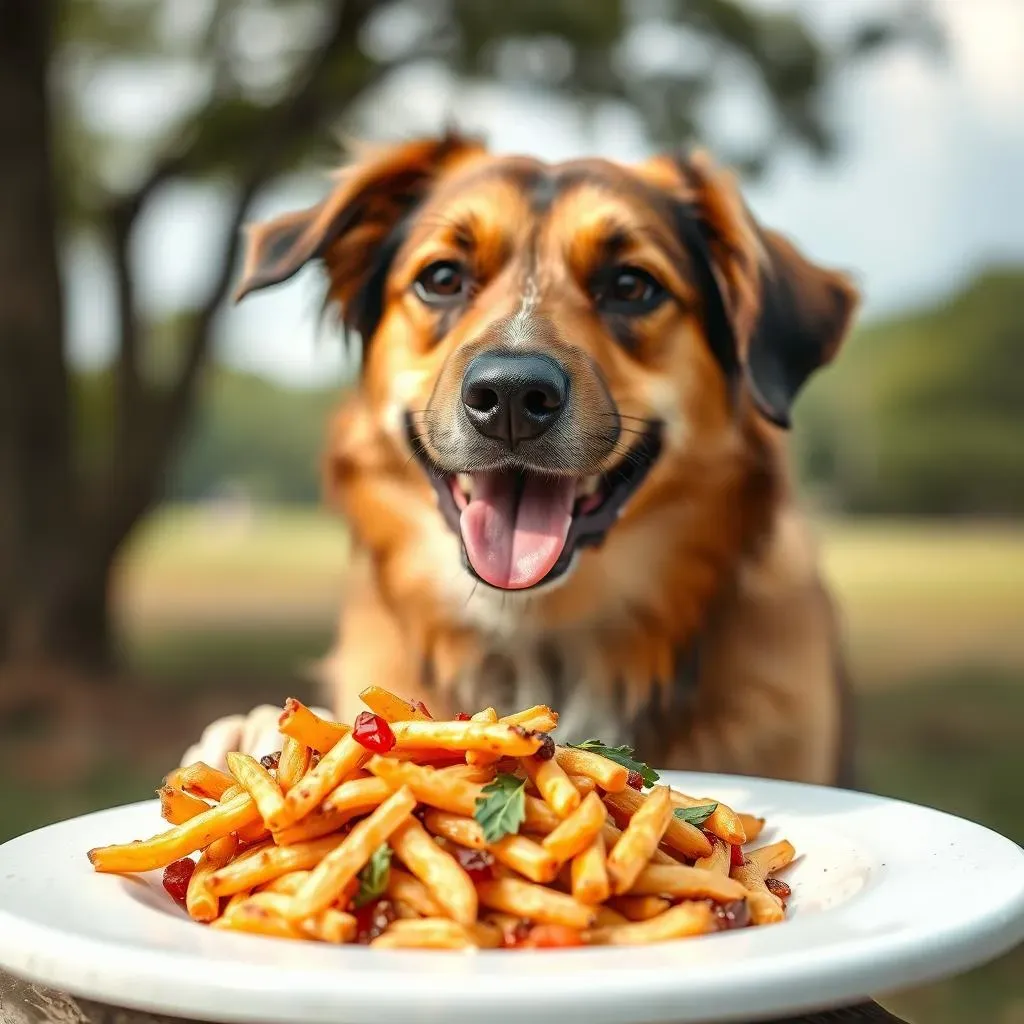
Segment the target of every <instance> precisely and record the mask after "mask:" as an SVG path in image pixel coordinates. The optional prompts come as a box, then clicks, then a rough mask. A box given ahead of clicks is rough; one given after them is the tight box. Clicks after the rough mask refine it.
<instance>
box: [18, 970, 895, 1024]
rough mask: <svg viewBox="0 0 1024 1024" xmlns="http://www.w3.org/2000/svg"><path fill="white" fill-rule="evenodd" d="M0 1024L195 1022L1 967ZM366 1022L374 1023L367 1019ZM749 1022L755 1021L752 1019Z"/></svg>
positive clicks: (862, 1011) (837, 1020) (785, 1023)
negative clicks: (100, 999) (78, 993)
mask: <svg viewBox="0 0 1024 1024" xmlns="http://www.w3.org/2000/svg"><path fill="white" fill-rule="evenodd" d="M0 1024H198V1022H194V1021H187V1020H184V1019H183V1018H180V1017H164V1016H161V1015H159V1014H152V1013H143V1012H141V1011H139V1010H127V1009H124V1008H121V1007H117V1006H108V1005H106V1004H105V1003H96V1002H93V1001H92V1000H91V999H79V998H77V997H75V996H71V995H68V994H67V993H64V992H56V991H54V990H53V989H47V988H43V987H42V986H40V985H33V984H32V983H31V982H27V981H22V980H20V979H18V978H15V977H14V976H13V975H10V974H5V973H3V972H2V971H0ZM367 1024H374V1022H372V1021H367ZM750 1024H755V1022H753V1021H751V1022H750ZM770 1024H905V1022H904V1021H901V1020H900V1019H899V1018H898V1017H894V1016H893V1015H892V1014H891V1013H888V1012H887V1011H886V1010H884V1009H882V1007H881V1006H879V1005H878V1004H877V1003H866V1004H864V1005H863V1006H856V1007H849V1008H846V1009H841V1010H829V1011H826V1012H824V1013H814V1014H809V1015H807V1016H801V1017H787V1018H785V1019H784V1020H775V1021H771V1022H770Z"/></svg>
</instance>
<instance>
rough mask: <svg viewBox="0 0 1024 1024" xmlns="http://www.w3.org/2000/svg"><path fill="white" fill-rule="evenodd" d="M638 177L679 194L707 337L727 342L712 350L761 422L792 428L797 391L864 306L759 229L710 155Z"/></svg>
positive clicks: (833, 277) (835, 278) (656, 163)
mask: <svg viewBox="0 0 1024 1024" xmlns="http://www.w3.org/2000/svg"><path fill="white" fill-rule="evenodd" d="M638 170H639V171H640V173H641V174H642V176H643V177H645V178H646V179H647V180H648V181H649V182H650V183H651V184H654V185H656V186H658V187H659V188H661V189H663V190H664V191H666V192H668V193H669V194H670V196H672V199H673V203H674V204H675V211H676V215H677V224H678V227H679V235H680V241H681V242H682V244H683V246H684V248H685V249H686V251H687V255H688V256H689V258H690V260H691V262H692V263H693V264H694V270H695V271H696V272H697V273H698V276H699V277H700V278H701V281H700V284H701V287H702V291H704V292H705V303H706V309H705V314H706V319H707V321H708V330H709V331H715V330H717V332H718V333H719V334H724V335H727V336H726V337H710V338H709V342H710V343H711V346H712V351H713V352H714V354H715V356H716V358H717V359H718V361H719V363H720V364H721V365H722V367H723V370H724V372H725V373H726V375H727V377H728V378H730V379H729V381H728V383H729V384H730V385H731V386H733V387H735V386H737V385H740V384H741V381H743V382H745V383H746V386H747V388H748V390H749V392H750V396H751V398H752V399H753V401H754V404H755V405H756V406H757V408H758V410H759V411H760V412H761V414H762V415H763V416H764V417H765V418H766V419H768V420H770V421H771V422H772V423H774V424H775V425H776V426H779V427H782V428H784V429H788V427H789V426H790V411H791V409H792V406H793V402H794V401H795V399H796V397H797V395H798V394H799V392H800V390H801V389H802V388H803V386H804V384H806V383H807V380H808V378H810V376H811V375H812V374H813V373H814V372H815V370H817V369H819V368H820V367H822V366H824V365H826V364H827V363H828V362H830V361H831V360H832V359H833V358H834V357H835V355H836V353H837V352H838V351H839V348H840V346H841V344H842V342H843V339H844V337H845V336H846V332H847V330H848V329H849V326H850V321H851V319H852V317H853V314H854V311H855V310H856V307H857V303H858V295H857V291H856V289H855V288H854V286H853V283H852V282H851V281H850V279H849V278H848V277H847V276H846V275H845V274H842V273H840V272H838V271H835V270H830V269H827V268H825V267H821V266H818V265H817V264H815V263H812V262H811V261H810V260H808V259H807V258H806V257H804V256H803V255H802V254H801V253H800V252H799V251H798V250H797V249H796V248H795V247H794V246H793V245H792V244H791V243H790V242H788V241H787V240H786V239H785V238H783V237H782V236H781V235H779V234H777V233H776V232H774V231H768V230H765V229H763V228H761V227H760V225H758V223H757V222H756V221H755V219H754V217H753V215H752V214H751V213H750V211H749V210H748V209H747V207H746V205H745V204H744V202H743V200H742V198H741V197H740V194H739V190H738V188H737V186H736V184H735V181H734V179H733V177H732V175H731V174H728V173H727V172H725V171H723V170H721V169H719V168H718V167H716V166H715V165H714V163H713V162H712V161H711V160H710V158H708V157H707V156H706V155H705V154H703V153H696V154H694V155H693V156H691V157H690V158H689V159H687V160H685V161H684V160H678V159H673V158H668V157H659V158H656V159H654V160H651V161H649V162H648V163H647V164H645V165H643V166H642V167H641V168H638ZM709 291H710V292H711V293H712V294H706V293H707V292H709ZM716 309H717V316H716V315H714V314H715V311H716Z"/></svg>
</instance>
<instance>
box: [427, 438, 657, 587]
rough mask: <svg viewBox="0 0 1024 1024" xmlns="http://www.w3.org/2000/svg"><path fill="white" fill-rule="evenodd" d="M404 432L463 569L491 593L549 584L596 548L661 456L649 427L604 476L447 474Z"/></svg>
mask: <svg viewBox="0 0 1024 1024" xmlns="http://www.w3.org/2000/svg"><path fill="white" fill-rule="evenodd" d="M407 429H408V432H409V440H410V443H411V445H412V449H413V451H414V452H415V453H416V458H417V459H418V460H419V462H420V464H421V465H422V466H423V468H424V469H425V470H426V472H427V475H428V477H429V478H430V480H431V482H432V483H433V485H434V489H435V491H436V492H437V497H438V504H439V506H440V509H441V512H442V514H443V515H444V518H445V521H446V522H447V523H448V525H449V526H450V527H451V529H452V530H453V531H454V533H455V534H456V536H458V537H460V538H461V540H462V554H463V560H464V561H465V563H466V567H467V568H468V569H469V571H470V572H471V573H472V574H473V575H475V576H477V577H478V578H479V579H480V580H482V581H483V582H484V583H486V584H488V585H490V586H492V587H494V588H496V589H498V590H527V589H529V588H530V587H536V586H539V585H540V584H542V583H549V582H552V581H554V580H556V579H558V577H560V576H561V575H563V574H564V573H565V572H566V571H567V570H568V569H569V567H570V566H571V565H572V563H573V559H574V557H575V555H576V552H577V551H578V550H579V549H580V548H584V547H593V546H596V545H598V544H600V543H601V542H602V541H603V540H604V538H605V535H606V534H607V533H608V531H609V530H610V529H611V527H612V526H613V525H614V524H615V522H616V521H617V520H618V518H619V516H620V515H621V513H622V510H623V509H624V508H625V506H626V503H627V502H628V501H629V499H630V498H631V497H632V496H633V495H634V494H635V493H636V491H637V489H638V488H639V487H640V485H641V483H643V481H644V479H645V478H646V476H647V474H648V473H649V472H650V469H651V467H652V466H653V465H654V463H655V462H656V461H657V458H658V455H659V454H660V452H661V426H660V424H654V425H652V426H650V427H649V428H648V430H647V431H646V432H645V433H644V434H643V435H642V436H641V438H640V440H639V441H638V442H637V444H636V445H635V446H634V447H633V448H631V449H630V451H628V452H627V453H626V455H625V456H624V457H623V458H622V459H621V460H620V461H619V462H618V463H617V464H616V465H615V467H614V468H613V469H611V470H610V471H608V472H606V473H597V474H593V475H589V476H584V477H580V476H568V475H565V474H562V473H559V474H556V473H554V472H551V471H547V470H545V469H544V468H543V467H539V466H538V467H534V466H523V467H516V468H509V469H489V470H475V471H467V472H461V473H449V472H446V471H445V470H444V469H442V468H441V467H440V466H438V465H436V464H435V463H434V462H433V461H432V460H431V458H430V457H429V455H428V454H427V453H426V451H425V450H424V446H423V444H422V442H421V441H420V439H419V438H418V437H417V435H416V433H415V432H414V430H413V428H412V422H411V420H409V421H407Z"/></svg>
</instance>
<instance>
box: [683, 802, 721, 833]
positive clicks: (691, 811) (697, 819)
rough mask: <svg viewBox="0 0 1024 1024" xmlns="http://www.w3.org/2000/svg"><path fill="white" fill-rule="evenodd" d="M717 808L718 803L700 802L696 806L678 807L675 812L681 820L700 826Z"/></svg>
mask: <svg viewBox="0 0 1024 1024" xmlns="http://www.w3.org/2000/svg"><path fill="white" fill-rule="evenodd" d="M717 809H718V804H698V805H697V806H696V807H677V808H676V809H675V812H674V813H675V816H676V817H677V818H678V819H679V820H680V821H685V822H689V824H691V825H696V826H697V827H698V828H700V826H701V825H703V824H704V822H705V821H707V820H708V818H710V817H711V815H712V814H714V813H715V811H716V810H717Z"/></svg>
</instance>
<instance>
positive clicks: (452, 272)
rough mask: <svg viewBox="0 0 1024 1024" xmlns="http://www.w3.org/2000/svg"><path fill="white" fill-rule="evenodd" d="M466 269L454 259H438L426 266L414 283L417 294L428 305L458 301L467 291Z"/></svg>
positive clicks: (442, 304) (440, 304) (441, 304)
mask: <svg viewBox="0 0 1024 1024" xmlns="http://www.w3.org/2000/svg"><path fill="white" fill-rule="evenodd" d="M466 286H467V278H466V272H465V270H464V269H463V268H462V267H461V266H460V265H459V264H458V263H456V262H454V261H453V260H438V262H436V263H431V264H430V265H429V266H428V267H424V268H423V270H421V271H420V274H419V277H417V278H416V281H415V282H414V284H413V288H414V289H415V291H416V294H417V295H418V296H419V297H420V299H422V300H423V301H424V302H425V303H426V304H427V305H428V306H444V305H449V304H451V303H453V302H458V301H459V300H460V299H462V298H463V297H464V295H465V293H466Z"/></svg>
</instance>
